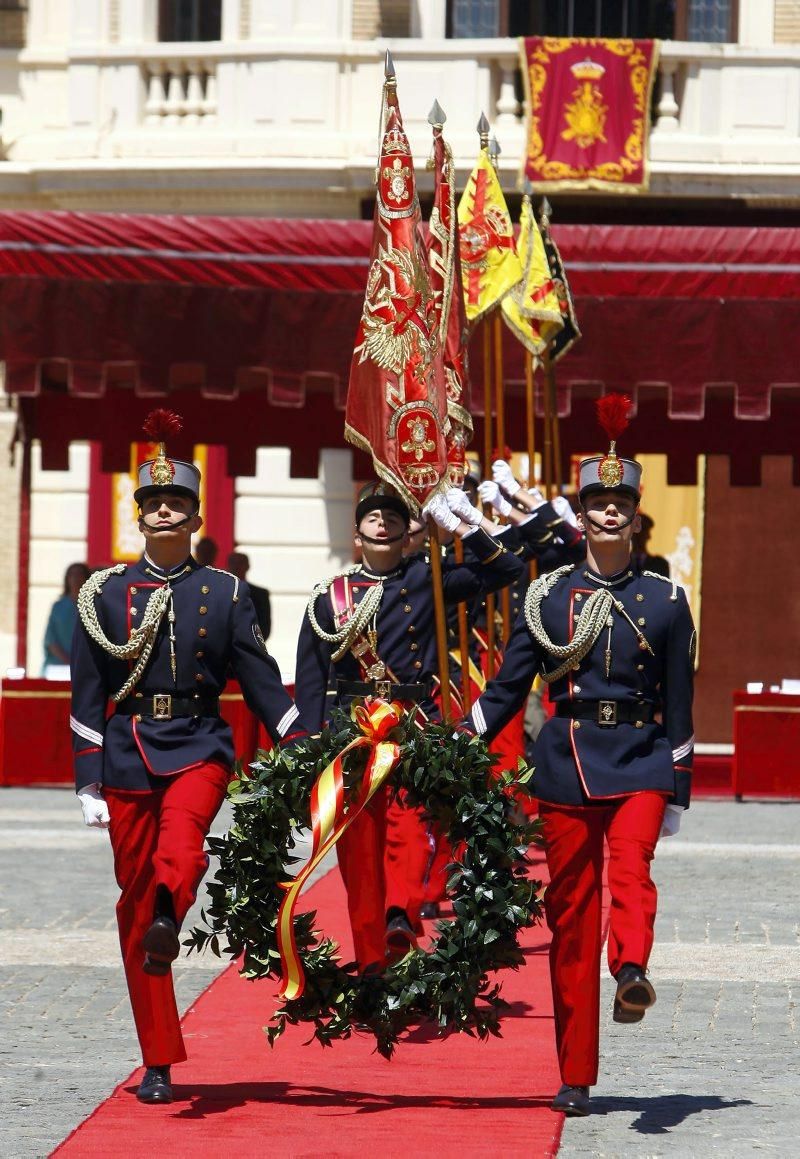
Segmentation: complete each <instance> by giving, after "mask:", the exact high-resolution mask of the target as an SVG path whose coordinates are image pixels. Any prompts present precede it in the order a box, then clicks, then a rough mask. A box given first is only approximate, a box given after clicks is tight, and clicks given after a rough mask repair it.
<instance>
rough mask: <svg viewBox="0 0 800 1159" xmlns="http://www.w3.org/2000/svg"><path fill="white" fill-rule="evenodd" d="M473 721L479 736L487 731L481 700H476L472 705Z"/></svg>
mask: <svg viewBox="0 0 800 1159" xmlns="http://www.w3.org/2000/svg"><path fill="white" fill-rule="evenodd" d="M472 723H473V724H474V725H475V731H476V733H477V734H478V736H483V734H484V733H485V732H486V717H485V716H484V715H483V709H482V708H481V702H480V700H476V701H475V703H474V704H473V706H472Z"/></svg>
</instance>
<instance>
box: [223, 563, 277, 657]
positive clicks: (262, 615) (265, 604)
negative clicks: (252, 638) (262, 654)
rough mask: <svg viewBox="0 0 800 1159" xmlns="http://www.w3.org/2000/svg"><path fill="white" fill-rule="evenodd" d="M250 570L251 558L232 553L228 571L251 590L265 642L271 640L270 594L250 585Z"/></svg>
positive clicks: (264, 589) (265, 590)
mask: <svg viewBox="0 0 800 1159" xmlns="http://www.w3.org/2000/svg"><path fill="white" fill-rule="evenodd" d="M249 570H250V558H249V556H247V555H245V553H244V552H243V551H232V552H231V553H230V555H229V556H228V571H230V572H232V573H233V574H234V575H235V576H236V577H237V579H240V580H243V581H244V582H246V583H247V586H248V587H249V589H250V598H251V599H252V601H253V604H254V605H255V609H256V619H257V620H258V626H259V628H260V629H261V635H262V636H263V637H264V639H265V640H268V639H269V633H270V630H271V628H272V613H271V611H270V606H269V592H268V591H267V589H266V588H259V587H257V586H256V585H255V584H253V583H250V581H249V580H248V579H247V573H248V571H249Z"/></svg>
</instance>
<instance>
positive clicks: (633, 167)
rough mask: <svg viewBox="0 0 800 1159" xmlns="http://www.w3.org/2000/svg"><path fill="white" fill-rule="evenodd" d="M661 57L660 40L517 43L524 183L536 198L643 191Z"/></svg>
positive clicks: (563, 39)
mask: <svg viewBox="0 0 800 1159" xmlns="http://www.w3.org/2000/svg"><path fill="white" fill-rule="evenodd" d="M658 50H659V42H658V41H657V40H607V39H595V38H592V37H588V36H580V37H575V38H573V39H569V38H566V37H550V36H531V37H524V38H522V39H521V40H520V56H521V68H522V74H523V77H524V79H525V91H526V103H527V110H528V125H527V133H526V155H525V158H524V160H523V167H522V176H523V177H527V178H528V180H530V181H532V182H534V183H535V184H536V187H537V189H539V190H551V189H602V190H605V191H609V190H619V191H620V192H624V193H632V192H636V191H638V190H643V189H647V187H648V184H649V173H648V166H647V147H648V138H649V132H650V98H651V95H652V90H653V82H654V79H655V75H656V70H657V67H658Z"/></svg>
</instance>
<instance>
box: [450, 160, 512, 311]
mask: <svg viewBox="0 0 800 1159" xmlns="http://www.w3.org/2000/svg"><path fill="white" fill-rule="evenodd" d="M458 224H459V230H460V243H459V249H460V252H461V279H462V285H463V287H464V305H465V308H466V312H467V321H468V322H470V323H473V322H477V320H478V319H479V318H482V317H483V315H484V314H488V312H489V311H490V310H493V309H494V307H495V306H497V305H499V303H500V302H501V301H502V300H503V298H504V297H505V296H506V294H507V293H508V292H509V290H510V289H511V288H512V286H516V284H517V282H519V281H520V280H521V279H522V264H521V262H520V260H519V258H518V257H517V250H516V247H515V245H514V227H513V225H512V224H511V217H510V215H509V212H508V206H507V205H506V199H505V197H504V196H503V190H502V189H501V187H500V182H499V181H498V179H497V174H496V173H495V170H494V165H492V162H491V160H490V158H489V153H488V151H487V149H485V148H483V149H481V152H480V156H479V157H478V161H477V164H476V165H475V168H474V169H473V170H472V172H471V173H470V175H469V180H468V181H467V186H466V188H465V190H464V192H463V194H462V195H461V201H460V202H459V204H458Z"/></svg>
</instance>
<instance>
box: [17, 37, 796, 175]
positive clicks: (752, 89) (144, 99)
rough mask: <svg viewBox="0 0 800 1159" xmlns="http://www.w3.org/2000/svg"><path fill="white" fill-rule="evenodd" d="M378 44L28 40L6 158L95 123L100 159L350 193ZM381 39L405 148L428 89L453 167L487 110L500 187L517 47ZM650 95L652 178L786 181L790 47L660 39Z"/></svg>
mask: <svg viewBox="0 0 800 1159" xmlns="http://www.w3.org/2000/svg"><path fill="white" fill-rule="evenodd" d="M386 47H387V45H386V44H384V43H379V42H374V41H331V42H329V43H326V42H323V41H315V42H303V41H301V40H292V41H284V42H271V43H261V42H248V41H241V42H231V43H228V42H223V43H216V44H212V43H204V44H202V45H198V44H165V43H157V44H155V43H153V44H146V43H145V44H141V45H138V46H136V48H135V49H133V48H131V47H129V46H121V45H120V46H115V45H104V46H94V47H88V46H87V47H83V46H81V47H75V48H73V49H70V51H69V52H67V53H65V54H63V55H61V54H59V56H58V58H54V56H53V55H52V54H38V55H37V53H36V51H35V50H32V49H29V50H26V51H25V52H24V53H22V54H21V56H20V58H19V61H20V66H21V68H22V70H23V72H24V73H25V75H24V76H23V78H22V84H23V85H24V91H25V92H26V110H25V124H24V125H23V126H22V127H21V131H17V132H16V133H9V137H12V136H14V137H15V138H16V139H15V143H14V144H13V147H11V148H10V150H9V158H10V159H11V160H22V161H27V160H41V161H45V160H47V161H53V160H68V159H70V158H76V159H77V158H81V159H85V158H86V156H87V152H86V150H87V137H88V133H87V130H91V129H92V128H94V129H95V130H96V132H97V140H98V142H100V144H98V146H97V150H98V151H97V152H96V153H95V155H96V156H113V157H116V158H137V157H139V158H155V157H159V158H162V159H165V158H174V159H175V160H177V161H182V160H188V159H189V158H192V157H194V158H202V157H204V156H205V157H214V158H217V159H218V162H217V163H221V161H220V159H222V158H224V163H225V164H234V163H235V162H236V159H237V158H240V159H243V160H245V159H246V160H248V161H249V162H251V163H252V161H253V160H254V159H258V160H259V161H260V162H261V163H262V164H263V165H264V166H265V167H266V168H272V169H275V170H276V169H279V168H285V169H294V170H295V171H298V170H304V171H305V173H306V183H307V184H312V183H313V182H314V180H315V178H314V174H315V173H316V174H317V184H320V183H321V180H322V179H321V177H319V175H320V174H323V173H325V174H327V177H326V178H325V180H329V179H330V174H331V171H339V172H347V173H348V178H347V183H348V184H349V185H350V187H351V188H353V189H357V188H360V187H361V185H362V184H363V185H365V186H368V185H369V183H370V178H369V175H370V171H371V169H372V167H373V166H374V159H375V150H376V148H377V119H378V106H379V99H380V87H381V82H382V66H383V55H384V50H385V48H386ZM388 47H391V50H392V53H393V56H394V59H395V64H396V68H397V75H398V87H399V94H400V101H401V106H402V110H403V116H404V121H405V124H406V128H407V131H408V133H409V136H410V138H411V143H412V147H413V148H414V150H415V153H416V154H417V155H418V156H424V155H425V153H426V152H427V150H428V148H429V146H430V130H429V126H428V125H427V121H426V118H427V114H428V110H429V108H430V106H431V104H432V102H433V100H434V98H436V99H437V100H438V101H439V103H440V104H441V105H442V107H443V108H444V109H445V111H446V113H447V117H448V120H447V129H446V132H447V136H448V139H449V141H450V143H451V145H452V148H453V151H454V155H455V158H456V162H457V164H458V166H459V168H460V169H463V168H465V167H467V166H469V165H470V164H471V163H472V161H473V160H474V156H475V152H476V148H477V135H476V131H475V125H476V122H477V120H478V117H479V115H480V113H481V112H485V113H486V114H487V116H488V117H489V120H490V121H491V123H492V129H493V131H494V132H495V134H496V136H497V138H498V140H499V142H500V145H501V148H502V154H501V171H502V172H503V173H504V174H505V175H506V176H507V178H508V182H509V183H510V182H511V181H512V180H513V178H512V174H514V173H515V171H516V169H517V168H518V165H519V161H520V158H521V156H522V153H523V148H524V134H525V126H524V114H523V108H522V105H521V102H520V92H521V89H520V84H519V63H518V54H517V44H516V42H515V41H513V40H414V39H404V40H398V41H393V42H390V43H389V45H388ZM58 72H62V73H63V86H64V92H65V102H66V106H67V108H68V110H69V113H68V118H67V123H66V124H64V125H63V127H61V128H49V127H48V126H49V125H52V123H53V122H52V119H51V118H50V109H51V107H52V103H53V102H52V95H51V94H52V93H53V86H54V83H55V78H54V75H53V74H54V73H58ZM43 78H44V80H43ZM44 82H46V84H45V83H44ZM656 92H657V95H656V104H655V109H654V118H653V126H652V131H651V141H650V153H651V174H652V188H653V189H655V190H658V188H659V185H660V186H661V188H662V190H664V191H666V192H676V191H677V190H676V188H675V180H676V179H679V180H680V181H681V182H683V183H684V184H685V183H686V182H690V183H691V182H695V183H698V182H700V183H701V184H702V183H703V182H705V185H704V186H703V188H704V190H705V191H706V192H708V193H712V192H715V190H716V189H717V187H719V189H720V191H724V189H725V188H727V189H728V191H733V190H732V186H731V183H733V184H734V185H737V182H738V185H737V188H738V187H739V186H741V187H742V188H744V189H746V191H749V192H752V193H755V194H759V193H776V192H781V191H783V190H784V189H785V183H786V182H787V181H792V182H794V181H796V178H797V176H798V174H800V135H799V132H800V131H799V130H798V125H800V47H798V46H789V45H787V46H782V47H776V46H772V47H759V48H748V47H746V46H742V45H731V44H691V43H685V42H677V41H667V42H664V43H663V45H662V49H661V60H660V66H659V79H658V87H657V90H656ZM37 120H38V121H39V123H38V124H37V123H36V122H37ZM109 126H110V127H109ZM78 140H79V141H80V147H79V148H78V147H77V146H76V142H77V141H78ZM101 149H102V150H104V152H101V151H100V150H101ZM423 181H424V178H423ZM743 183H744V184H743Z"/></svg>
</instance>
